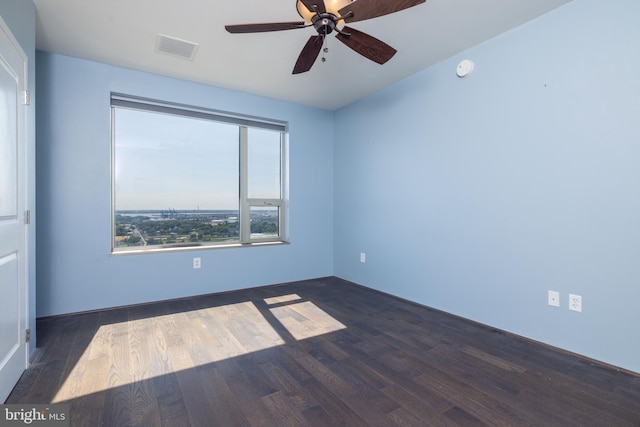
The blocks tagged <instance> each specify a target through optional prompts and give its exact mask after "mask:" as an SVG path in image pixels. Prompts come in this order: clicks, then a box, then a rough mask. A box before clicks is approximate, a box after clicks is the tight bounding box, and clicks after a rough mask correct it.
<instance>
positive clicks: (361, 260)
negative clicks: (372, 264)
mask: <svg viewBox="0 0 640 427" xmlns="http://www.w3.org/2000/svg"><path fill="white" fill-rule="evenodd" d="M360 262H361V263H363V264H364V263H365V262H367V254H365V253H364V252H360Z"/></svg>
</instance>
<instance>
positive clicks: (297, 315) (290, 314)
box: [269, 301, 346, 340]
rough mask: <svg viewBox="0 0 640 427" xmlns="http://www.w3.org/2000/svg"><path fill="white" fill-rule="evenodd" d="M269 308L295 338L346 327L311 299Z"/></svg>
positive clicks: (322, 333)
mask: <svg viewBox="0 0 640 427" xmlns="http://www.w3.org/2000/svg"><path fill="white" fill-rule="evenodd" d="M269 310H270V311H271V313H273V315H274V316H275V317H276V319H278V320H279V321H280V323H282V325H283V326H284V327H285V328H287V330H288V331H289V333H290V334H291V335H292V336H293V337H294V338H295V339H297V340H304V339H307V338H311V337H316V336H318V335H324V334H328V333H329V332H335V331H338V330H340V329H345V328H346V326H344V325H343V324H342V323H340V322H338V321H337V320H336V319H334V318H333V317H331V316H330V315H328V314H327V313H326V312H325V311H323V310H322V309H321V308H319V307H318V306H317V305H315V304H314V303H312V302H311V301H305V302H300V303H296V304H288V305H284V306H281V307H274V308H270V309H269Z"/></svg>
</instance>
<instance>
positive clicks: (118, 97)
mask: <svg viewBox="0 0 640 427" xmlns="http://www.w3.org/2000/svg"><path fill="white" fill-rule="evenodd" d="M117 108H129V109H134V110H139V111H147V112H155V113H162V114H171V115H177V116H181V117H186V118H198V119H204V120H211V121H215V122H221V123H228V124H234V125H237V126H238V129H239V141H238V143H239V159H238V161H239V187H240V188H239V189H238V190H239V210H240V214H239V221H240V229H239V231H240V236H239V241H238V242H235V241H234V242H230V243H229V242H222V243H211V242H206V243H201V244H193V245H192V244H189V245H185V244H168V245H157V246H150V247H144V246H141V247H135V246H132V247H126V248H116V244H115V238H116V191H115V188H116V185H115V184H116V182H115V176H116V175H115V167H116V153H115V147H116V141H115V111H116V109H117ZM249 128H259V129H268V130H274V131H279V132H280V198H279V199H271V198H249V197H248V195H249V188H248V181H249V180H248V175H249V162H248V157H249V156H248V153H249V138H248V134H249V132H248V131H249ZM287 134H288V129H287V124H286V122H280V121H275V120H267V119H261V118H260V119H259V118H255V117H249V116H242V115H237V114H230V113H224V112H220V111H216V110H210V109H206V108H199V107H193V106H188V105H183V104H174V103H167V102H161V101H156V100H150V99H146V98H138V97H133V96H129V95H123V94H116V93H112V94H111V168H112V169H111V171H112V172H111V189H112V190H111V191H112V195H111V200H112V202H111V223H112V224H111V253H112V254H128V253H139V252H154V251H167V250H185V249H214V248H224V247H238V246H251V245H255V244H268V243H288V240H287V234H286V224H287V216H286V212H287V209H286V207H287V206H286V195H287V188H288V176H287V170H288V163H287V160H288V159H287V149H286V148H287ZM252 207H277V208H278V235H277V236H260V237H251V208H252Z"/></svg>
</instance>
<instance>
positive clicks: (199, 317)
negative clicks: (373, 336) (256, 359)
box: [52, 294, 346, 403]
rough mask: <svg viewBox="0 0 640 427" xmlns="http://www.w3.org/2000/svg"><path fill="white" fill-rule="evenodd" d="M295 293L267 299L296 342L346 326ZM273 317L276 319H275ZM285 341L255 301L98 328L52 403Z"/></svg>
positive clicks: (269, 346) (277, 344)
mask: <svg viewBox="0 0 640 427" xmlns="http://www.w3.org/2000/svg"><path fill="white" fill-rule="evenodd" d="M301 299H302V298H301V297H300V296H298V295H296V294H291V295H283V296H279V297H274V298H268V299H265V303H266V304H268V305H275V304H278V305H277V306H274V307H271V308H269V310H270V312H271V313H272V314H273V316H274V317H275V318H276V319H277V320H278V321H279V322H280V323H282V325H283V326H284V327H285V328H286V329H287V330H288V331H289V333H290V334H291V336H293V337H294V338H295V339H296V340H303V339H306V338H310V337H314V336H318V335H322V334H326V333H329V332H333V331H337V330H340V329H344V328H346V326H344V325H343V324H342V323H340V322H338V321H337V320H336V319H334V318H333V317H331V316H330V315H329V314H327V313H326V312H324V311H323V310H322V309H320V308H319V307H317V306H316V305H315V304H313V303H312V302H310V301H303V302H295V301H299V300H301ZM272 321H273V320H272ZM283 344H285V340H284V339H283V338H282V337H281V336H280V335H279V334H278V332H277V331H276V330H275V329H274V328H273V326H272V325H271V324H270V323H269V321H268V320H267V319H266V318H265V317H264V316H263V314H262V313H261V312H260V310H259V309H258V308H257V307H256V305H255V304H254V303H253V302H251V301H246V302H241V303H237V304H228V305H224V306H219V307H209V308H205V309H201V310H194V311H188V312H182V313H174V314H171V315H164V316H156V317H150V318H144V319H137V320H131V321H127V322H120V323H113V324H106V325H102V326H100V327H99V329H98V331H97V332H96V334H95V335H94V336H93V338H92V339H91V342H90V343H89V345H88V346H87V348H86V349H85V350H84V353H83V354H82V356H80V358H79V359H78V361H77V362H76V364H75V366H74V367H73V369H72V370H71V372H70V373H69V375H68V376H67V377H66V379H65V381H64V383H63V384H62V386H61V387H60V389H59V390H58V392H57V394H56V396H55V398H54V399H53V401H52V403H60V402H64V401H68V400H71V399H75V398H78V397H81V396H85V395H89V394H92V393H98V392H103V391H105V390H107V389H110V388H114V387H120V386H123V385H127V384H132V383H135V382H140V381H146V380H149V379H152V378H154V377H158V376H161V375H167V374H171V373H177V372H180V371H183V370H188V369H192V368H195V367H198V366H202V365H206V364H209V363H214V362H217V361H221V360H224V359H228V358H232V357H236V356H241V355H244V354H249V353H252V352H256V351H260V350H264V349H268V348H272V347H276V346H280V345H283Z"/></svg>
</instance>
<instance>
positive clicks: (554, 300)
mask: <svg viewBox="0 0 640 427" xmlns="http://www.w3.org/2000/svg"><path fill="white" fill-rule="evenodd" d="M549 305H552V306H554V307H560V292H558V291H549Z"/></svg>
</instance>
